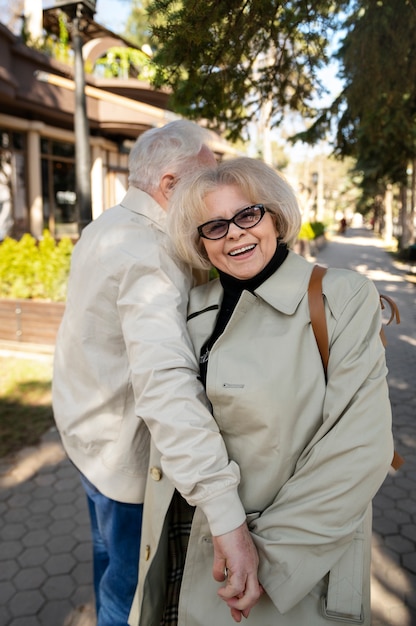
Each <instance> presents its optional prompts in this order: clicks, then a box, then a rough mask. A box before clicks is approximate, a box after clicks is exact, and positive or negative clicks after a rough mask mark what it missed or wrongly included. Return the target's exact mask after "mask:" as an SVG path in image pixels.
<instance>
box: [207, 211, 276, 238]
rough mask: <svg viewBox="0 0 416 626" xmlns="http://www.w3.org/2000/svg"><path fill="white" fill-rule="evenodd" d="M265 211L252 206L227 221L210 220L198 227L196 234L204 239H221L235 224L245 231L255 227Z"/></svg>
mask: <svg viewBox="0 0 416 626" xmlns="http://www.w3.org/2000/svg"><path fill="white" fill-rule="evenodd" d="M265 212H266V209H265V207H264V206H263V205H262V204H253V205H252V206H248V207H246V208H245V209H241V211H238V213H236V214H235V215H234V217H232V218H231V219H229V220H226V219H222V220H211V221H210V222H205V224H201V226H198V233H199V236H200V237H203V238H204V239H222V238H223V237H225V236H226V234H227V233H228V230H229V228H230V224H235V225H236V226H238V228H242V229H244V230H245V229H247V228H253V226H257V224H258V223H259V222H260V220H261V219H262V217H263V215H264V214H265Z"/></svg>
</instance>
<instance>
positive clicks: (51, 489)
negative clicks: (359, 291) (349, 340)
mask: <svg viewBox="0 0 416 626" xmlns="http://www.w3.org/2000/svg"><path fill="white" fill-rule="evenodd" d="M317 262H319V263H322V264H325V265H330V266H332V267H350V268H354V269H357V270H359V271H360V272H363V273H365V274H368V275H369V276H370V278H372V279H373V280H374V281H375V283H376V285H377V287H378V289H379V291H380V292H385V293H387V294H388V295H391V296H392V297H393V298H394V299H395V300H396V302H397V304H398V306H399V308H400V313H401V317H402V323H401V325H400V326H390V327H388V328H387V329H386V334H387V339H388V342H389V343H388V349H387V355H388V365H389V386H390V394H391V401H392V406H393V413H394V429H395V439H396V447H397V449H398V451H399V452H400V453H401V454H402V455H403V456H404V457H405V459H406V463H405V465H404V466H403V467H402V468H401V469H400V470H399V472H397V473H395V472H394V471H393V470H392V472H391V473H390V475H389V476H388V477H387V479H386V481H385V483H384V485H383V487H382V488H381V490H380V492H379V493H378V495H377V496H376V498H375V501H374V533H373V544H374V546H373V567H372V596H373V600H372V605H373V619H372V626H416V457H415V448H416V393H415V372H416V332H415V331H416V285H414V284H411V283H408V282H407V281H406V280H405V279H404V270H403V268H400V267H396V266H395V265H394V264H393V263H392V261H391V258H390V256H389V255H388V254H387V253H386V252H385V251H384V249H383V247H382V245H381V243H380V242H379V241H378V240H377V239H375V238H373V237H372V235H371V233H370V232H369V231H366V230H364V229H362V230H350V231H348V232H347V234H346V236H343V237H334V239H333V240H332V241H331V242H329V243H328V244H327V245H326V246H325V248H324V249H323V250H321V252H320V253H319V255H318V257H317ZM42 358H47V357H45V355H43V356H42ZM0 540H1V544H0V626H94V624H95V618H94V610H93V597H92V566H91V545H90V534H89V520H88V513H87V506H86V501H85V497H84V494H83V491H82V489H81V486H80V484H79V481H78V477H77V474H76V471H75V470H74V468H73V467H72V466H71V464H70V463H69V462H68V460H67V459H66V458H65V455H64V453H63V450H62V447H61V445H60V443H59V438H58V436H57V433H56V431H54V430H52V431H50V432H49V433H47V434H46V435H45V436H44V437H43V439H42V442H41V443H40V445H39V446H37V447H34V448H28V449H25V450H23V451H22V452H21V453H20V454H18V455H16V456H15V457H14V458H13V459H3V460H1V459H0ZM206 626H211V624H207V625H206ZM253 626H262V625H261V624H256V625H253ZM277 626H278V625H277ZM298 626H303V625H302V624H299V625H298Z"/></svg>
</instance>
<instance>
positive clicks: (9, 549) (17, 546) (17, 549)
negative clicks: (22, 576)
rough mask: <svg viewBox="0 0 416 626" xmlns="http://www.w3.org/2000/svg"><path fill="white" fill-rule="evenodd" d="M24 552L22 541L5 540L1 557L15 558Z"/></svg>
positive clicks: (5, 558)
mask: <svg viewBox="0 0 416 626" xmlns="http://www.w3.org/2000/svg"><path fill="white" fill-rule="evenodd" d="M22 552H23V546H22V544H21V543H20V541H3V542H2V544H1V558H2V559H4V560H5V561H6V560H9V559H14V558H16V557H17V556H19V554H21V553H22Z"/></svg>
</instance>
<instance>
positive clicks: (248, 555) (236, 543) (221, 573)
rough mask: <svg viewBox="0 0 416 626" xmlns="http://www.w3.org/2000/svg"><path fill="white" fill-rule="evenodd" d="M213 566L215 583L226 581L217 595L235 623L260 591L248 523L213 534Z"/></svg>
mask: <svg viewBox="0 0 416 626" xmlns="http://www.w3.org/2000/svg"><path fill="white" fill-rule="evenodd" d="M213 545H214V565H213V568H212V574H213V576H214V579H215V580H216V581H218V582H223V581H224V580H226V581H227V582H226V585H225V586H224V587H221V589H219V591H218V595H219V596H220V597H221V598H222V599H223V600H224V601H225V602H226V603H227V605H228V606H229V607H230V609H231V615H232V617H233V619H234V620H235V621H236V622H241V616H242V615H243V616H244V617H248V615H249V613H250V610H251V609H252V608H253V606H254V605H255V604H256V602H257V601H258V599H259V598H260V596H261V595H262V593H264V591H263V589H262V587H261V585H260V584H259V582H258V580H257V569H258V565H259V557H258V554H257V550H256V548H255V546H254V543H253V540H252V538H251V536H250V533H249V530H248V528H247V524H246V523H244V524H242V525H241V526H239V527H238V528H236V529H235V530H233V531H231V532H229V533H226V534H225V535H220V536H218V537H213Z"/></svg>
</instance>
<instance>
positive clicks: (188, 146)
mask: <svg viewBox="0 0 416 626" xmlns="http://www.w3.org/2000/svg"><path fill="white" fill-rule="evenodd" d="M209 141H210V137H209V133H208V131H207V130H205V129H203V128H201V127H200V126H198V125H197V124H195V123H194V122H190V121H189V120H175V121H174V122H170V123H169V124H166V125H165V126H161V127H160V128H152V129H150V130H147V131H146V132H144V133H143V134H142V135H140V137H139V138H138V139H137V140H136V142H135V144H134V145H133V147H132V149H131V152H130V155H129V184H130V185H132V186H133V187H137V188H139V189H141V190H142V191H145V192H146V193H149V194H152V193H153V192H154V191H155V189H157V187H158V185H159V183H160V179H161V178H162V176H163V175H164V174H172V175H177V176H178V177H180V174H181V173H182V172H185V171H187V170H188V169H190V167H191V166H193V165H194V162H195V158H196V156H197V155H198V154H199V153H200V151H201V149H202V148H203V147H204V146H208V145H209Z"/></svg>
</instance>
